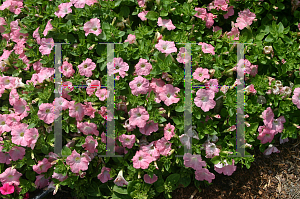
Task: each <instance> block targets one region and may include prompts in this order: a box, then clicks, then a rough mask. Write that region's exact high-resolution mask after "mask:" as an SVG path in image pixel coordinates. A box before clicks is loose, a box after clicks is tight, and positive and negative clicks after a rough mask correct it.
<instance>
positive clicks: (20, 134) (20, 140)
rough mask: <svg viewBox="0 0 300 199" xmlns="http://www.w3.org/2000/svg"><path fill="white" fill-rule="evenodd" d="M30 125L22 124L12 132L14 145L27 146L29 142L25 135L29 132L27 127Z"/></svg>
mask: <svg viewBox="0 0 300 199" xmlns="http://www.w3.org/2000/svg"><path fill="white" fill-rule="evenodd" d="M28 126H29V125H28V124H25V123H20V124H19V125H17V126H15V127H14V128H13V129H12V131H11V135H12V138H11V141H12V143H14V144H17V145H21V146H27V144H28V140H26V138H25V133H26V131H27V127H28Z"/></svg>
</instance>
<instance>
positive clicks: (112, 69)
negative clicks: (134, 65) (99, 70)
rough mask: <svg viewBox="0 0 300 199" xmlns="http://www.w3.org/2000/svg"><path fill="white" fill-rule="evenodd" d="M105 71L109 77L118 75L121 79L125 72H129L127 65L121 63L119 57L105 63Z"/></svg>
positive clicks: (121, 60)
mask: <svg viewBox="0 0 300 199" xmlns="http://www.w3.org/2000/svg"><path fill="white" fill-rule="evenodd" d="M107 70H108V74H109V76H111V75H113V74H116V73H119V74H120V76H121V77H122V78H124V77H125V75H126V73H125V72H126V71H128V70H129V65H128V64H127V63H126V62H123V59H122V58H121V57H118V58H114V60H113V62H109V63H107Z"/></svg>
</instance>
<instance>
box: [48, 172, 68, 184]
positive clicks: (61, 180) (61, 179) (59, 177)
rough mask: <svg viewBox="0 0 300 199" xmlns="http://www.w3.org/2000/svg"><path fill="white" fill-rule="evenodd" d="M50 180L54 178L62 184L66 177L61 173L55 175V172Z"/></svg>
mask: <svg viewBox="0 0 300 199" xmlns="http://www.w3.org/2000/svg"><path fill="white" fill-rule="evenodd" d="M52 178H55V179H57V180H59V181H60V182H63V181H64V180H66V179H67V178H68V175H65V176H64V175H63V174H61V173H55V172H53V174H52Z"/></svg>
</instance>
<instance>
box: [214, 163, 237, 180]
mask: <svg viewBox="0 0 300 199" xmlns="http://www.w3.org/2000/svg"><path fill="white" fill-rule="evenodd" d="M224 162H225V163H221V162H219V163H218V164H215V166H214V168H215V171H216V172H218V173H219V174H221V173H223V174H224V175H227V176H231V175H232V174H233V172H235V171H236V166H234V159H232V164H231V165H230V164H228V163H227V161H226V160H224Z"/></svg>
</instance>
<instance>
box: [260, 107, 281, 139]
mask: <svg viewBox="0 0 300 199" xmlns="http://www.w3.org/2000/svg"><path fill="white" fill-rule="evenodd" d="M262 118H263V122H264V126H259V127H258V132H259V135H258V136H257V139H259V140H260V141H261V143H262V144H265V143H267V142H269V143H271V142H272V140H273V138H274V136H275V135H276V134H277V133H281V132H282V130H283V128H284V127H283V123H285V122H286V121H285V118H284V116H280V117H279V118H277V119H275V118H274V113H273V111H272V109H271V107H268V108H267V109H266V110H264V111H263V113H262Z"/></svg>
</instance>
